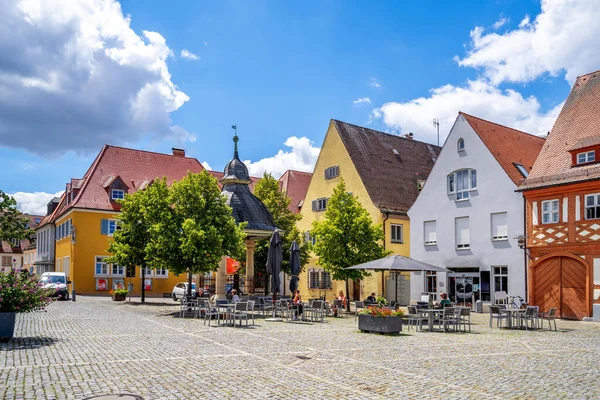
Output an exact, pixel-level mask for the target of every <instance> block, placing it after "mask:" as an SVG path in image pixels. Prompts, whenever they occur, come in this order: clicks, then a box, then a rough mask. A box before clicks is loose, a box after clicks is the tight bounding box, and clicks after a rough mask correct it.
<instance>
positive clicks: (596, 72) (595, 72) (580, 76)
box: [575, 69, 600, 80]
mask: <svg viewBox="0 0 600 400" xmlns="http://www.w3.org/2000/svg"><path fill="white" fill-rule="evenodd" d="M598 73H600V69H599V70H597V71H592V72H588V73H587V74H583V75H579V76H578V77H577V78H575V79H576V80H577V79H579V78H583V77H584V76H588V75H593V74H598Z"/></svg>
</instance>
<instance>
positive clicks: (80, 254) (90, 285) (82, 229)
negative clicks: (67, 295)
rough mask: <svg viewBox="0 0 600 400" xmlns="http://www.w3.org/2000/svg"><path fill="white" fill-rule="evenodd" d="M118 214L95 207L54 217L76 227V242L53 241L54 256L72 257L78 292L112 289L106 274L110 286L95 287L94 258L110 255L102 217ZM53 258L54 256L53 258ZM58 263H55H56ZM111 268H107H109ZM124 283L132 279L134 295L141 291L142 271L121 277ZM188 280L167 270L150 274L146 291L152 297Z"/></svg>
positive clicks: (101, 293)
mask: <svg viewBox="0 0 600 400" xmlns="http://www.w3.org/2000/svg"><path fill="white" fill-rule="evenodd" d="M118 216H119V214H112V213H103V212H98V211H88V210H74V211H72V212H70V213H68V214H67V215H65V216H62V217H61V218H60V219H59V220H57V221H56V225H57V226H58V225H60V224H61V223H63V222H64V221H66V220H68V219H71V222H72V224H73V226H75V230H76V240H75V243H73V242H72V241H71V239H70V238H69V237H66V238H63V239H61V240H59V241H57V242H56V259H57V260H58V259H59V258H60V259H61V267H62V259H63V258H64V257H66V256H70V257H71V263H70V264H71V268H70V270H71V273H70V279H71V281H72V283H73V288H74V289H75V290H76V291H77V293H78V294H96V295H106V296H108V294H109V291H110V289H112V278H111V277H110V276H109V277H108V283H109V287H108V290H106V291H97V290H96V277H95V262H96V256H109V255H110V254H109V252H108V246H109V240H111V237H110V236H108V235H103V234H101V233H100V226H101V221H102V219H113V218H118ZM55 262H56V260H55ZM55 265H58V264H55ZM109 272H110V268H109ZM117 278H123V279H125V285H127V284H128V283H130V282H131V283H133V292H132V293H133V295H136V296H137V295H140V294H141V271H140V268H136V273H135V278H131V279H130V278H124V277H117ZM183 281H187V278H186V276H185V275H180V276H177V275H174V274H172V273H171V272H169V275H168V277H166V278H162V277H160V278H158V277H155V278H153V281H152V290H149V291H148V290H147V291H146V295H147V296H151V297H162V295H163V293H170V292H171V291H172V290H173V286H175V285H176V284H177V283H178V282H183Z"/></svg>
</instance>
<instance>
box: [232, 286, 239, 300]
mask: <svg viewBox="0 0 600 400" xmlns="http://www.w3.org/2000/svg"><path fill="white" fill-rule="evenodd" d="M239 301H240V296H238V293H237V290H235V289H233V290H232V291H231V302H232V303H237V302H239Z"/></svg>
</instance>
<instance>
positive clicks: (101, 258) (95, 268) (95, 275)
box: [94, 256, 110, 277]
mask: <svg viewBox="0 0 600 400" xmlns="http://www.w3.org/2000/svg"><path fill="white" fill-rule="evenodd" d="M107 258H108V256H95V257H94V277H108V276H110V269H109V267H108V263H107V262H106V261H104V260H106V259H107ZM99 260H100V261H99ZM98 264H100V265H103V266H104V268H105V269H106V273H105V274H104V273H102V272H100V273H98Z"/></svg>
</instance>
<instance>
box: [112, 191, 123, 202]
mask: <svg viewBox="0 0 600 400" xmlns="http://www.w3.org/2000/svg"><path fill="white" fill-rule="evenodd" d="M117 193H120V197H119V196H115V194H117ZM110 198H111V200H123V199H124V198H125V191H124V190H123V189H111V190H110Z"/></svg>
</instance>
